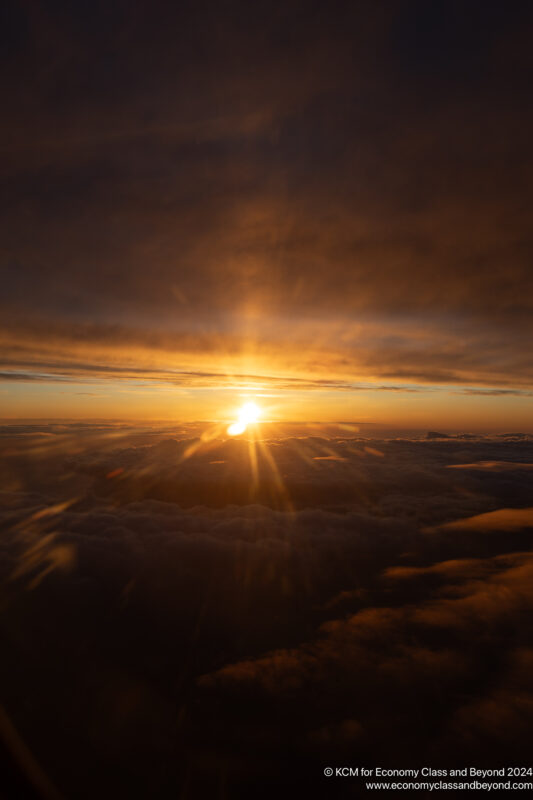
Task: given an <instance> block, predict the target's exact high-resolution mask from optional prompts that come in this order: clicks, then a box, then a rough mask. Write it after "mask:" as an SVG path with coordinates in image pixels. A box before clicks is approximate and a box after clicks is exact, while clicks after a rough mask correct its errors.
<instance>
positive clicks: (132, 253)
mask: <svg viewBox="0 0 533 800" xmlns="http://www.w3.org/2000/svg"><path fill="white" fill-rule="evenodd" d="M2 14H3V17H4V19H3V23H2V25H1V30H2V33H1V36H2V44H1V46H2V64H1V75H2V77H1V81H2V89H3V109H2V110H3V125H2V132H1V134H0V153H1V157H2V164H3V171H4V186H5V189H4V193H3V199H2V206H3V210H2V217H1V223H0V225H1V240H2V247H1V257H0V269H1V278H2V292H1V296H0V311H1V322H0V353H1V356H0V416H1V417H3V418H6V419H16V418H28V419H30V418H63V419H102V418H113V419H138V420H140V419H168V420H198V419H204V420H218V419H226V418H231V417H232V415H234V409H235V408H236V407H238V405H239V403H240V402H241V398H243V397H244V398H246V399H253V400H255V401H256V402H258V403H260V404H261V405H262V406H263V407H264V409H265V413H264V416H265V418H269V419H270V418H271V419H277V420H290V419H292V420H298V421H309V420H313V421H317V420H318V421H324V422H329V421H343V420H349V421H364V422H375V423H381V424H396V425H399V426H407V427H416V426H420V427H424V426H429V427H435V426H438V427H440V428H445V429H468V430H474V429H475V430H480V429H487V430H489V429H490V430H500V431H502V430H507V429H509V426H511V428H512V429H520V430H531V426H532V415H531V398H532V392H533V362H532V359H531V355H530V348H529V347H528V346H527V343H528V341H529V339H530V338H531V320H532V318H533V317H532V313H531V312H532V307H531V305H532V297H533V292H532V289H533V285H532V277H533V272H532V269H531V254H532V239H531V224H530V213H529V202H528V201H529V186H530V185H531V178H532V176H531V169H532V159H531V136H530V133H531V130H530V128H531V104H530V102H529V100H530V97H529V93H530V85H531V84H530V78H531V72H530V67H531V55H530V51H531V48H530V42H529V36H528V23H530V21H531V19H530V18H531V9H530V8H528V4H519V3H516V4H513V3H511V4H507V3H506V4H502V3H493V2H484V3H481V2H472V3H468V4H464V3H462V2H455V0H449V2H440V1H439V0H437V2H432V3H425V2H420V1H418V0H417V1H413V2H410V1H409V0H407V1H406V2H402V3H389V2H383V3H375V2H364V0H363V1H362V2H356V3H354V2H349V3H348V2H346V3H344V2H334V3H328V4H324V3H319V2H298V1H296V0H291V1H290V2H284V3H272V2H262V1H261V0H259V2H254V3H248V2H217V3H214V2H205V0H204V1H202V0H200V2H198V0H194V2H180V3H172V4H171V3H158V2H156V3H153V2H151V3H146V2H143V1H140V2H135V3H133V4H132V3H130V2H121V1H120V0H115V1H114V2H112V3H108V2H99V1H97V2H92V3H76V4H72V3H67V2H61V0H52V2H49V3H46V4H37V3H32V2H24V1H22V2H14V1H12V0H8V2H6V3H5V4H3V10H2Z"/></svg>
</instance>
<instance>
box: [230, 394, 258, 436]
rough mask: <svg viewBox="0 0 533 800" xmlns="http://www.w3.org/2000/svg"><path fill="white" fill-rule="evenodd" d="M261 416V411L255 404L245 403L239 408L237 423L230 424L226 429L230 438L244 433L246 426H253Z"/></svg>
mask: <svg viewBox="0 0 533 800" xmlns="http://www.w3.org/2000/svg"><path fill="white" fill-rule="evenodd" d="M260 416H261V409H260V408H259V406H258V405H257V404H256V403H252V402H249V403H245V404H244V405H243V406H241V407H240V409H239V412H238V420H237V422H234V423H232V424H231V425H230V426H229V428H228V433H229V435H230V436H239V435H240V434H241V433H244V431H245V430H246V428H247V427H248V425H253V424H254V423H255V422H257V420H258V419H259V417H260Z"/></svg>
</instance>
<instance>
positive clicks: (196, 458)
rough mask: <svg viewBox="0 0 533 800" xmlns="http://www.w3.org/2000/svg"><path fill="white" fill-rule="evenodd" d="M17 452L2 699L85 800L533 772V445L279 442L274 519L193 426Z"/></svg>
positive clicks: (8, 472)
mask: <svg viewBox="0 0 533 800" xmlns="http://www.w3.org/2000/svg"><path fill="white" fill-rule="evenodd" d="M0 433H1V434H2V437H3V441H4V445H5V447H4V451H5V453H6V455H5V456H4V459H3V462H2V465H3V466H2V469H3V471H4V472H3V478H2V480H3V485H4V491H3V492H2V527H3V536H2V551H1V554H0V571H1V586H2V601H3V602H2V614H1V635H2V639H3V644H4V652H5V654H6V655H5V658H4V659H3V662H2V668H1V669H2V685H3V687H4V698H3V702H4V705H5V709H6V712H7V714H8V715H9V719H10V721H11V724H12V725H13V726H14V728H15V729H16V730H17V731H18V734H19V735H20V736H21V737H22V738H23V740H24V741H25V743H26V745H27V746H28V748H29V749H30V751H31V753H32V756H33V758H34V759H35V761H36V763H37V764H38V765H39V766H40V768H41V769H44V771H45V773H46V775H47V776H48V778H49V780H50V781H51V782H52V783H53V784H55V785H56V786H57V787H58V790H59V791H60V792H62V793H64V794H65V795H66V796H71V795H72V794H73V792H74V793H75V794H76V796H79V797H87V798H88V797H92V796H94V792H95V791H96V788H97V787H98V786H99V787H100V788H99V790H98V791H99V793H100V796H102V797H113V796H114V797H116V796H123V795H124V794H128V795H129V796H133V797H147V796H157V797H162V798H163V797H171V796H176V795H178V796H179V793H180V792H183V793H185V796H191V797H202V796H207V795H208V794H211V795H212V794H213V793H215V795H216V792H217V791H218V789H217V788H216V787H217V786H219V785H220V783H221V782H223V783H224V785H225V786H226V789H225V791H227V792H228V793H229V795H230V796H231V797H240V796H243V797H244V796H247V795H248V796H249V794H250V792H251V791H253V792H256V791H257V792H258V794H259V796H263V794H264V796H265V797H266V796H267V795H268V794H269V793H270V794H271V793H272V791H274V790H275V791H278V792H280V791H281V792H282V793H283V792H284V791H286V790H287V787H288V786H291V785H293V784H294V785H296V784H297V783H301V782H302V781H303V785H304V787H307V786H309V790H310V791H312V790H313V787H314V789H316V788H317V786H319V783H318V784H317V781H318V782H319V781H320V780H321V777H320V776H321V774H322V770H323V766H324V764H327V763H330V762H331V763H337V762H339V763H340V762H343V763H344V761H345V760H347V759H348V761H350V763H351V760H353V758H354V755H353V754H354V751H356V752H357V754H358V755H357V758H358V759H359V760H361V761H362V762H365V763H368V764H370V765H397V766H402V767H405V766H406V765H411V766H412V765H413V764H415V762H416V764H419V763H422V762H424V763H426V762H427V763H429V764H435V765H439V764H444V763H445V764H447V765H448V766H449V765H451V764H452V763H461V764H462V763H463V762H464V763H467V762H468V764H470V763H480V764H481V763H482V762H483V763H484V764H488V765H490V766H495V765H496V762H498V763H500V762H501V763H505V762H506V761H508V760H509V759H510V758H511V759H512V760H513V759H514V761H516V760H517V759H518V760H519V759H520V758H522V757H523V758H525V757H526V756H527V752H528V741H529V738H528V733H527V732H528V730H530V727H531V723H532V721H533V720H532V719H531V709H532V707H533V706H532V694H531V678H530V674H531V670H530V666H531V659H532V653H533V641H532V638H531V633H530V625H529V618H530V616H531V612H532V604H533V595H532V592H531V573H532V569H533V564H532V560H531V551H530V548H531V534H532V531H533V528H532V527H531V513H530V507H529V503H530V497H531V471H530V470H528V469H523V468H522V467H523V466H528V465H529V464H530V463H531V461H532V460H533V453H532V447H533V444H532V442H531V439H530V437H527V436H521V435H518V434H515V435H509V436H499V437H492V438H490V437H483V438H476V437H471V438H462V437H458V436H457V437H448V438H440V439H438V438H422V437H420V438H418V439H406V438H403V439H399V438H389V439H379V438H369V437H368V436H366V435H362V434H359V435H356V434H352V435H351V436H350V437H339V435H338V431H337V432H329V433H328V429H327V428H326V429H324V431H322V435H321V436H318V435H315V436H309V435H303V432H300V435H299V436H294V435H291V436H283V435H279V436H277V437H272V438H270V439H268V440H264V441H263V443H262V446H263V447H264V448H265V449H266V448H267V450H266V452H268V453H269V457H267V456H266V455H264V452H263V451H261V452H263V455H262V456H261V455H258V472H257V475H258V479H259V485H260V488H256V489H255V490H254V491H255V494H254V493H253V491H252V492H251V496H250V494H246V493H245V492H244V487H245V486H246V488H247V491H248V492H250V491H251V488H250V487H252V486H253V481H254V473H253V470H252V469H251V467H250V463H251V462H250V451H249V450H248V447H247V443H246V442H238V441H235V440H227V439H223V438H215V439H209V438H208V437H204V439H203V440H202V438H201V437H200V436H198V435H197V434H198V433H199V431H197V430H196V429H195V428H194V427H190V428H188V427H187V426H182V429H181V431H180V432H179V433H178V435H176V431H174V434H175V435H174V436H173V437H170V436H169V432H168V431H166V430H164V429H160V428H153V429H149V428H142V429H140V428H139V429H133V428H128V427H126V426H94V427H92V426H88V425H70V426H68V425H61V426H60V425H54V426H47V425H42V426H26V427H25V426H22V425H20V426H18V427H16V428H11V427H10V426H6V427H5V428H4V429H3V430H2V431H1V432H0ZM435 436H436V433H435V432H434V434H433V437H435ZM258 447H259V446H258ZM487 461H490V462H492V463H493V464H496V465H497V464H503V465H504V467H503V468H502V469H501V470H498V469H496V467H493V468H492V469H490V470H487V469H483V468H482V469H479V467H478V465H479V463H480V462H481V463H485V462H487ZM458 465H463V466H464V468H463V469H450V468H449V467H450V466H455V467H457V466H458ZM513 465H514V466H515V469H513V468H512V466H513ZM274 467H276V468H277V471H276V469H274ZM8 481H10V483H8ZM224 496H225V498H226V501H225V502H224ZM514 761H513V763H514ZM89 765H90V768H89ZM81 775H85V776H87V777H86V778H84V780H83V786H81V785H80V776H81ZM103 775H105V776H106V777H105V781H104V782H102V776H103ZM302 776H303V777H302ZM326 788H327V787H326V786H325V787H324V790H326ZM328 791H331V790H328ZM187 792H188V793H189V794H187ZM262 793H263V794H262Z"/></svg>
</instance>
